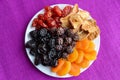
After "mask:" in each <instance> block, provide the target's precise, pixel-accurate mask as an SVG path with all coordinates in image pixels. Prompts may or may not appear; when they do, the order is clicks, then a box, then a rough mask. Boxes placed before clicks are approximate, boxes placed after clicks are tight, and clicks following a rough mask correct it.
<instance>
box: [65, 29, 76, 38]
mask: <svg viewBox="0 0 120 80" xmlns="http://www.w3.org/2000/svg"><path fill="white" fill-rule="evenodd" d="M66 34H67V36H69V37H72V36H73V35H74V32H73V30H72V29H67V30H66Z"/></svg>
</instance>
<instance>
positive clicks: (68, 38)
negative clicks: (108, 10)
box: [26, 4, 100, 76]
mask: <svg viewBox="0 0 120 80" xmlns="http://www.w3.org/2000/svg"><path fill="white" fill-rule="evenodd" d="M89 17H90V15H89V13H88V12H86V11H83V10H79V9H78V5H77V4H75V6H74V7H73V8H72V7H71V6H66V7H65V8H64V9H63V10H61V9H60V8H59V7H58V6H54V7H50V6H47V7H45V12H44V14H39V15H38V16H37V18H35V19H34V20H33V23H32V26H33V27H35V30H33V31H31V32H30V36H31V40H29V41H28V42H27V43H26V48H29V49H30V54H31V55H33V56H35V59H34V64H35V65H38V64H42V65H44V66H51V67H52V68H51V71H52V72H55V73H57V74H58V75H59V76H63V75H66V74H68V73H69V74H71V75H73V76H77V75H79V74H80V69H81V68H86V67H88V65H89V62H90V60H95V59H96V51H95V49H94V48H95V45H94V43H93V42H92V41H91V40H93V39H95V38H96V37H97V36H98V34H99V32H100V31H99V28H98V27H97V25H96V22H95V21H94V20H93V19H88V18H89Z"/></svg>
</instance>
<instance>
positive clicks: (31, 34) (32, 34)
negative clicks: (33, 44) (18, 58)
mask: <svg viewBox="0 0 120 80" xmlns="http://www.w3.org/2000/svg"><path fill="white" fill-rule="evenodd" d="M30 36H31V37H32V38H37V30H33V31H31V32H30Z"/></svg>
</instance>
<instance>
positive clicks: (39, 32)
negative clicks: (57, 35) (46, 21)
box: [38, 28, 47, 37]
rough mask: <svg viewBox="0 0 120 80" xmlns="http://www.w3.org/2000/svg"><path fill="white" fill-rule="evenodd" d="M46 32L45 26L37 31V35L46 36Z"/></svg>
mask: <svg viewBox="0 0 120 80" xmlns="http://www.w3.org/2000/svg"><path fill="white" fill-rule="evenodd" d="M46 34H47V29H46V28H42V29H40V30H39V31H38V35H39V36H42V37H43V36H46Z"/></svg>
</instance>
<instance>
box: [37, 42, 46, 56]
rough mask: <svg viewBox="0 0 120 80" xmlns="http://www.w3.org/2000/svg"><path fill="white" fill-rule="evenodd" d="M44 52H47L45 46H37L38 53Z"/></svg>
mask: <svg viewBox="0 0 120 80" xmlns="http://www.w3.org/2000/svg"><path fill="white" fill-rule="evenodd" d="M46 52H47V49H46V45H45V44H39V46H38V53H40V54H45V53H46Z"/></svg>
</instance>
